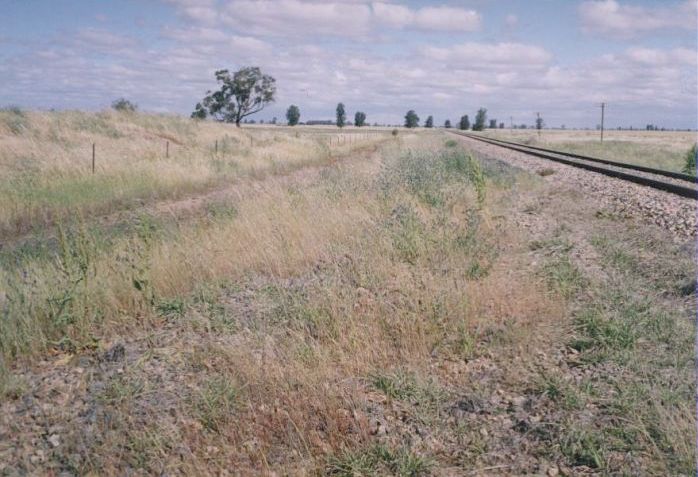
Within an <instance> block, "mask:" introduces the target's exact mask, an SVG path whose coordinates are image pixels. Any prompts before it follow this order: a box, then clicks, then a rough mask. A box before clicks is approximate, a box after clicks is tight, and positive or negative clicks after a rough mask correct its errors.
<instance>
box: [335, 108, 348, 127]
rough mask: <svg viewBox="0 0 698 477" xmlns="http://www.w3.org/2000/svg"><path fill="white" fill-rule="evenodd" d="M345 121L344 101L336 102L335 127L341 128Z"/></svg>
mask: <svg viewBox="0 0 698 477" xmlns="http://www.w3.org/2000/svg"><path fill="white" fill-rule="evenodd" d="M346 122H347V113H346V112H345V111H344V103H338V104H337V127H338V128H343V127H344V125H345V124H346Z"/></svg>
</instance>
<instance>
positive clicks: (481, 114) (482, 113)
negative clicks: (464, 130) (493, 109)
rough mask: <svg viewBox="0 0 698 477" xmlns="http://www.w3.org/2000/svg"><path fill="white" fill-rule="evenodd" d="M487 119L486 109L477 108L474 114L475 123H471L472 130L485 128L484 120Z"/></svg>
mask: <svg viewBox="0 0 698 477" xmlns="http://www.w3.org/2000/svg"><path fill="white" fill-rule="evenodd" d="M486 121H487V110H486V109H485V108H480V109H478V110H477V114H476V115H475V123H474V124H473V131H482V130H483V129H485V122H486Z"/></svg>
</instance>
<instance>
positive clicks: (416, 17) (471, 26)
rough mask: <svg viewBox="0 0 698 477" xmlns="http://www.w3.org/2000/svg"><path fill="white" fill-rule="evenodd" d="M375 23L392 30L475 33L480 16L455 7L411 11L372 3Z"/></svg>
mask: <svg viewBox="0 0 698 477" xmlns="http://www.w3.org/2000/svg"><path fill="white" fill-rule="evenodd" d="M372 8H373V14H374V16H375V21H376V23H378V24H382V25H385V26H388V27H392V28H408V27H416V28H419V29H422V30H433V31H475V30H478V29H479V28H480V22H481V17H480V14H479V13H477V12H476V11H474V10H465V9H463V8H455V7H447V6H440V7H423V8H419V9H417V10H412V9H410V8H409V7H407V6H404V5H398V4H392V3H381V2H377V3H373V4H372Z"/></svg>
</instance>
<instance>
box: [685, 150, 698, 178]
mask: <svg viewBox="0 0 698 477" xmlns="http://www.w3.org/2000/svg"><path fill="white" fill-rule="evenodd" d="M696 147H697V145H696V144H694V145H693V147H692V148H691V149H689V150H688V152H687V153H686V162H685V165H684V166H683V172H685V173H686V174H691V175H696V155H697V154H698V150H696Z"/></svg>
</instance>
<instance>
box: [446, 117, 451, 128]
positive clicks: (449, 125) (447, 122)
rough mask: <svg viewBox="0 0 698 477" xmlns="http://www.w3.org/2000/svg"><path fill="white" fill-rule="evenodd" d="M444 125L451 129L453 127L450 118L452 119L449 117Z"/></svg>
mask: <svg viewBox="0 0 698 477" xmlns="http://www.w3.org/2000/svg"><path fill="white" fill-rule="evenodd" d="M444 127H445V128H446V129H450V128H451V120H450V119H447V120H446V122H444Z"/></svg>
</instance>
